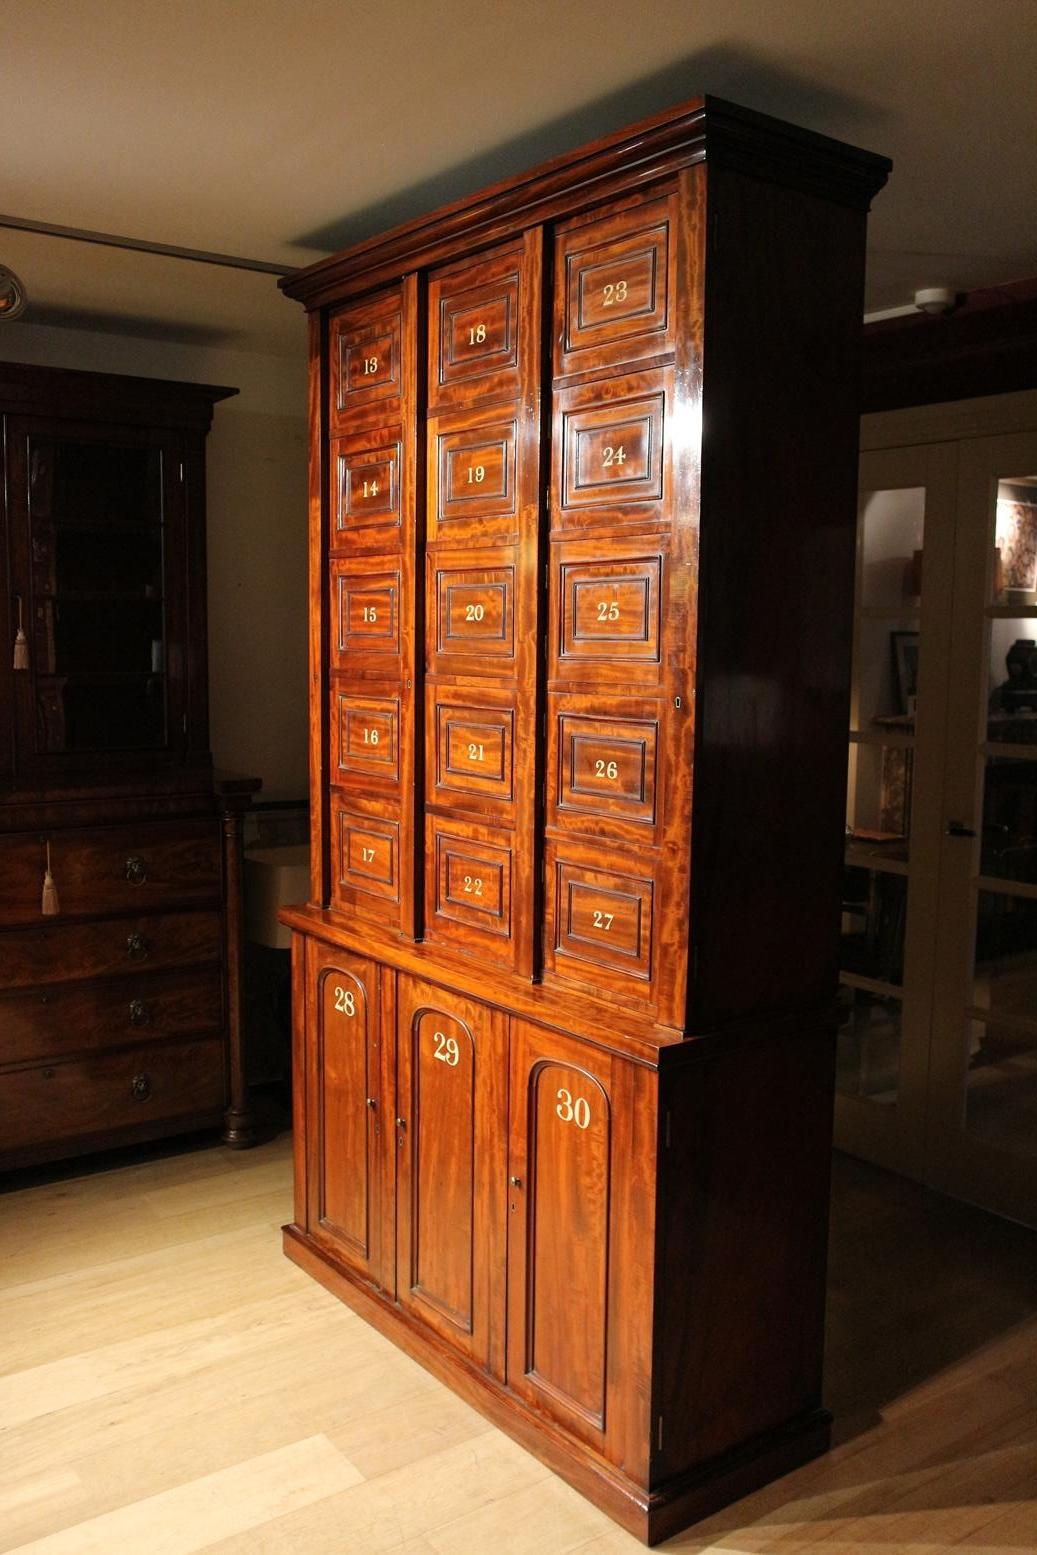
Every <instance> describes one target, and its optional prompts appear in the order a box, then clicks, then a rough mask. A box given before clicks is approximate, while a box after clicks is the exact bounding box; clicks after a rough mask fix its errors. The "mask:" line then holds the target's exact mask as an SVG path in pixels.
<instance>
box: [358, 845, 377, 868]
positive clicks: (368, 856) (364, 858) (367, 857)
mask: <svg viewBox="0 0 1037 1555" xmlns="http://www.w3.org/2000/svg"><path fill="white" fill-rule="evenodd" d="M360 861H361V863H363V864H373V863H374V848H361V849H360Z"/></svg>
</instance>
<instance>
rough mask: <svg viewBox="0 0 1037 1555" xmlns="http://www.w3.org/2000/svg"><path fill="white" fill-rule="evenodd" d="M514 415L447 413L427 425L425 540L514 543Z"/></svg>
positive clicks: (515, 467)
mask: <svg viewBox="0 0 1037 1555" xmlns="http://www.w3.org/2000/svg"><path fill="white" fill-rule="evenodd" d="M518 425H519V424H518V420H517V418H516V417H515V416H514V415H509V414H506V413H505V414H503V415H497V416H495V417H487V415H486V414H485V412H483V413H480V414H479V415H473V414H472V413H470V412H461V411H453V412H448V413H446V414H444V415H442V416H440V417H438V418H437V419H436V420H435V421H433V422H431V423H430V426H429V504H428V537H429V540H430V541H431V542H436V541H446V542H450V541H459V542H464V541H469V540H470V541H474V542H475V543H478V542H479V541H480V540H481V541H483V542H484V543H485V542H486V541H489V540H502V539H509V540H510V539H513V538H514V537H515V536H516V535H517V532H518V521H519V519H518V501H519V499H518V490H517V484H516V480H517V464H516V459H517V440H518Z"/></svg>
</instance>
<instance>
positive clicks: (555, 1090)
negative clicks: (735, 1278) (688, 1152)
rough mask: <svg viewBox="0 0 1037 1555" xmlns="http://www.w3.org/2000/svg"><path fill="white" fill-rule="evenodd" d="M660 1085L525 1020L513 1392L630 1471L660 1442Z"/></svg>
mask: <svg viewBox="0 0 1037 1555" xmlns="http://www.w3.org/2000/svg"><path fill="white" fill-rule="evenodd" d="M655 1081H656V1076H655V1074H654V1072H653V1071H650V1070H647V1069H643V1068H642V1067H641V1066H638V1065H636V1064H634V1063H630V1062H628V1061H626V1060H624V1059H622V1058H618V1057H616V1056H614V1055H612V1054H609V1053H605V1052H603V1051H601V1050H600V1049H598V1048H595V1047H592V1046H590V1045H589V1044H586V1043H583V1042H577V1041H575V1040H573V1039H572V1038H569V1037H563V1036H560V1035H559V1034H558V1033H556V1032H550V1031H543V1030H540V1029H539V1028H538V1027H535V1026H531V1025H527V1024H526V1023H525V1022H520V1021H513V1022H512V1030H511V1083H510V1102H509V1105H510V1138H509V1159H508V1377H507V1380H508V1386H509V1387H510V1388H511V1389H512V1390H513V1391H514V1392H515V1393H517V1394H519V1395H520V1396H521V1397H523V1398H524V1399H526V1401H527V1402H528V1403H530V1404H531V1405H533V1406H535V1407H536V1408H537V1409H538V1410H540V1411H542V1412H545V1413H547V1414H549V1415H552V1416H553V1417H554V1418H555V1419H556V1420H558V1421H560V1422H561V1423H562V1424H563V1425H565V1426H566V1428H567V1429H568V1430H569V1431H571V1432H572V1433H573V1434H574V1435H577V1436H580V1437H581V1438H582V1439H583V1440H584V1441H587V1442H589V1443H590V1444H591V1445H592V1446H594V1447H596V1448H597V1449H598V1450H599V1451H600V1452H603V1453H604V1454H605V1455H606V1456H607V1457H609V1458H611V1459H612V1460H613V1461H614V1462H617V1463H620V1464H623V1465H625V1466H626V1467H627V1468H628V1469H631V1468H633V1467H634V1465H635V1464H637V1463H638V1462H639V1460H644V1459H645V1451H646V1443H647V1440H648V1415H649V1405H650V1386H649V1379H650V1361H651V1323H652V1277H653V1259H652V1255H651V1247H652V1236H653V1230H654V1213H655V1211H654V1198H653V1195H652V1193H651V1191H650V1187H649V1184H650V1183H651V1181H652V1176H653V1173H654V1168H655V1150H656V1130H655V1119H656V1111H657V1108H656V1094H657V1093H656V1084H655Z"/></svg>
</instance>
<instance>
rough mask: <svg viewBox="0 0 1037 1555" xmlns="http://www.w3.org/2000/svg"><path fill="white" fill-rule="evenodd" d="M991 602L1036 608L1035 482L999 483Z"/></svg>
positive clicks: (1023, 478)
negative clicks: (993, 600)
mask: <svg viewBox="0 0 1037 1555" xmlns="http://www.w3.org/2000/svg"><path fill="white" fill-rule="evenodd" d="M994 544H995V546H996V547H997V565H996V567H995V569H994V599H995V601H1001V600H1003V601H1004V603H1006V604H1011V605H1020V604H1022V605H1033V604H1037V479H1035V478H1034V477H1033V476H1021V477H1019V478H1017V479H1009V480H1002V481H998V483H997V514H996V519H995V529H994Z"/></svg>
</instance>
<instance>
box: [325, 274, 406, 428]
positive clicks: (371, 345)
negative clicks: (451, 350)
mask: <svg viewBox="0 0 1037 1555" xmlns="http://www.w3.org/2000/svg"><path fill="white" fill-rule="evenodd" d="M329 329H330V337H331V339H330V345H331V352H330V354H331V396H332V399H331V405H332V424H333V426H342V427H344V428H346V429H350V430H351V429H354V428H355V427H356V426H357V424H359V423H361V422H363V421H365V420H367V421H369V420H370V413H371V411H372V409H374V410H379V411H380V409H381V408H382V407H383V406H384V405H385V403H386V402H387V401H390V400H393V399H396V398H398V397H399V396H400V395H401V393H402V391H403V300H402V294H401V291H400V289H399V288H398V287H394V288H393V290H392V291H391V292H385V293H382V294H381V296H379V297H377V298H375V299H373V300H372V301H370V302H365V303H359V304H354V305H353V306H352V307H349V308H345V309H343V311H342V312H341V313H337V314H333V315H332V317H331V320H330V324H329Z"/></svg>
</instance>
